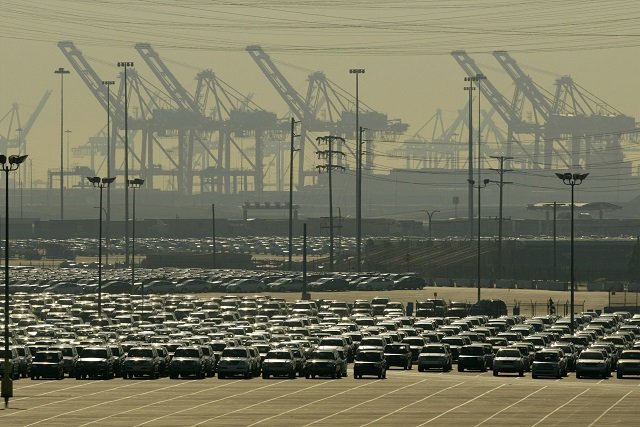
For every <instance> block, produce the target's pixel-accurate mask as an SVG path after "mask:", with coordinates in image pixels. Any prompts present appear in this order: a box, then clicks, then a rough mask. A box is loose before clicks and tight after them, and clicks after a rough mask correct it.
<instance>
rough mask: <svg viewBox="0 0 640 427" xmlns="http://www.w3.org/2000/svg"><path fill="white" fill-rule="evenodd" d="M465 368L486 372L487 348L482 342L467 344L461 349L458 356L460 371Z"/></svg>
mask: <svg viewBox="0 0 640 427" xmlns="http://www.w3.org/2000/svg"><path fill="white" fill-rule="evenodd" d="M465 369H475V370H478V371H482V372H486V370H487V362H486V360H485V350H484V345H482V344H471V345H465V346H463V347H462V348H461V349H460V355H459V356H458V372H464V370H465Z"/></svg>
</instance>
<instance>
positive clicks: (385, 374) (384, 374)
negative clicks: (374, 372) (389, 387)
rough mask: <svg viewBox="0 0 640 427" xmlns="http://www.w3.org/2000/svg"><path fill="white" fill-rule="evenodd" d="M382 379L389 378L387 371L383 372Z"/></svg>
mask: <svg viewBox="0 0 640 427" xmlns="http://www.w3.org/2000/svg"><path fill="white" fill-rule="evenodd" d="M382 378H387V370H386V369H385V370H384V371H382Z"/></svg>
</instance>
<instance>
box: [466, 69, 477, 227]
mask: <svg viewBox="0 0 640 427" xmlns="http://www.w3.org/2000/svg"><path fill="white" fill-rule="evenodd" d="M475 80H476V78H475V77H465V78H464V81H465V82H469V86H465V87H464V90H466V91H468V92H469V121H468V123H467V127H468V128H469V159H468V161H467V166H468V174H467V182H468V183H469V189H468V193H467V204H468V210H467V212H468V215H467V216H468V217H469V238H472V237H473V182H474V180H473V91H474V90H475V89H476V88H475V87H473V82H474V81H475Z"/></svg>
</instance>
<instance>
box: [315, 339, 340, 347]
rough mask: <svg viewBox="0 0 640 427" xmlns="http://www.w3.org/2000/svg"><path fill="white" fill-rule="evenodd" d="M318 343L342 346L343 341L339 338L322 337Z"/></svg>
mask: <svg viewBox="0 0 640 427" xmlns="http://www.w3.org/2000/svg"><path fill="white" fill-rule="evenodd" d="M320 345H330V346H340V347H342V346H343V345H344V343H343V342H342V340H340V339H331V338H330V339H326V338H325V339H323V340H322V341H320Z"/></svg>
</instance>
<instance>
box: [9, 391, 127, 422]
mask: <svg viewBox="0 0 640 427" xmlns="http://www.w3.org/2000/svg"><path fill="white" fill-rule="evenodd" d="M132 385H134V384H133V383H132V384H127V385H122V386H118V387H113V388H109V389H106V390H100V391H96V392H94V393H89V394H81V395H79V396H75V397H69V398H67V399H63V400H56V401H53V402H49V403H44V404H42V405H38V406H33V407H31V408H27V409H22V410H20V411H16V412H12V413H10V414H6V415H2V417H10V416H11V415H14V414H24V413H25V412H27V411H32V410H34V409H38V408H44V407H45V406H51V405H56V404H59V403H63V402H68V401H70V400H75V399H81V398H85V397H87V396H94V395H96V394H101V393H106V392H109V391H113V390H119V389H122V388H127V387H131V386H132ZM81 386H82V385H79V386H76V387H81ZM69 388H74V387H69ZM63 390H64V389H63ZM56 391H61V390H54V391H52V392H49V393H46V394H50V393H54V392H56ZM24 399H28V398H26V397H25V398H24Z"/></svg>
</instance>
